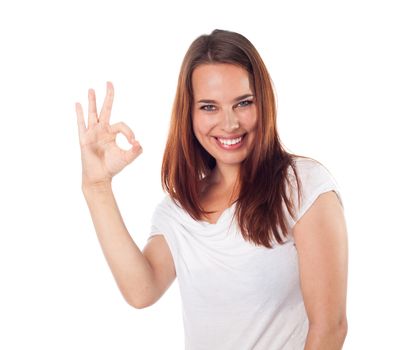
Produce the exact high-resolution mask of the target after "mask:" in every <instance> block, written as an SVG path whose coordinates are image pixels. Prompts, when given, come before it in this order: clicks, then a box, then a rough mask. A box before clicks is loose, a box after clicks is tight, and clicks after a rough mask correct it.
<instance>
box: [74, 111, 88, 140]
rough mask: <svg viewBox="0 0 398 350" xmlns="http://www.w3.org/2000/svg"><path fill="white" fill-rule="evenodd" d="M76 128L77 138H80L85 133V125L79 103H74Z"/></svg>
mask: <svg viewBox="0 0 398 350" xmlns="http://www.w3.org/2000/svg"><path fill="white" fill-rule="evenodd" d="M75 107H76V115H77V127H78V129H79V138H81V137H82V136H83V134H84V132H85V131H86V123H85V122H84V113H83V108H82V105H81V104H80V103H76V105H75Z"/></svg>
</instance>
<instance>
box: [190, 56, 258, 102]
mask: <svg viewBox="0 0 398 350" xmlns="http://www.w3.org/2000/svg"><path fill="white" fill-rule="evenodd" d="M192 88H193V94H194V99H195V100H199V99H206V98H208V99H213V100H220V101H222V100H228V101H229V100H232V99H234V98H235V97H237V96H241V95H244V94H248V93H252V92H253V91H252V89H251V86H250V79H249V74H248V72H247V71H246V69H244V68H242V67H239V66H236V65H233V64H224V63H217V64H202V65H200V66H198V67H196V68H195V69H194V71H193V73H192Z"/></svg>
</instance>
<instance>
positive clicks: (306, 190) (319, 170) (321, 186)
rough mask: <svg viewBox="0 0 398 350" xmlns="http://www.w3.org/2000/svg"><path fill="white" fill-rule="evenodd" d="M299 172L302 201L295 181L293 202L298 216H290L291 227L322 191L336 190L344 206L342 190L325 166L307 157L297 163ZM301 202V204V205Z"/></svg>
mask: <svg viewBox="0 0 398 350" xmlns="http://www.w3.org/2000/svg"><path fill="white" fill-rule="evenodd" d="M296 164H297V173H298V176H299V178H300V181H301V195H302V197H301V203H299V202H298V197H297V185H296V184H295V183H294V184H293V185H294V186H293V187H294V196H293V202H294V207H295V211H296V217H295V218H292V217H290V216H289V218H290V220H289V221H290V222H289V223H290V227H291V228H293V226H294V225H295V224H296V223H297V221H299V220H300V218H301V217H302V216H303V215H304V214H305V213H306V212H307V210H308V209H309V208H310V207H311V205H312V204H313V203H314V202H315V200H316V199H317V198H318V197H319V195H321V194H322V193H325V192H329V191H334V192H335V193H336V195H337V197H338V199H339V201H340V203H341V205H342V206H343V200H342V198H341V194H340V190H339V187H338V184H337V182H336V180H335V178H334V177H333V176H332V174H331V173H330V172H329V170H328V169H326V167H325V166H323V165H322V164H321V163H318V162H317V161H315V160H311V159H308V160H307V159H305V160H299V161H298V162H297V163H296ZM299 204H300V205H299Z"/></svg>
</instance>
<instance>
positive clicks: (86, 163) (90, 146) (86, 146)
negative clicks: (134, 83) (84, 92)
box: [76, 82, 142, 187]
mask: <svg viewBox="0 0 398 350" xmlns="http://www.w3.org/2000/svg"><path fill="white" fill-rule="evenodd" d="M113 96H114V90H113V85H112V84H111V83H109V82H108V83H107V91H106V97H105V100H104V103H103V106H102V109H101V112H100V115H99V117H98V115H97V106H96V100H95V91H94V90H92V89H90V90H89V92H88V102H89V104H88V125H87V127H86V123H85V120H84V113H83V108H82V106H81V104H80V103H76V114H77V124H78V129H79V140H80V148H81V157H82V176H83V178H82V186H85V187H89V186H95V185H102V184H106V183H110V182H111V181H112V177H113V176H115V175H116V174H117V173H118V172H120V171H121V170H122V169H123V168H124V167H125V166H126V165H128V164H130V163H131V162H132V161H133V160H134V159H135V158H137V157H138V156H139V155H140V154H141V153H142V148H141V146H140V144H139V142H138V141H136V140H135V136H134V133H133V131H132V130H131V129H130V128H129V127H128V126H127V125H126V124H125V123H123V122H120V123H116V124H114V125H109V119H110V116H111V110H112V103H113ZM118 133H122V134H123V135H124V136H125V137H126V138H127V140H128V142H129V143H130V144H131V145H132V148H131V149H129V150H127V151H125V150H123V149H121V148H119V147H118V145H117V144H116V135H117V134H118Z"/></svg>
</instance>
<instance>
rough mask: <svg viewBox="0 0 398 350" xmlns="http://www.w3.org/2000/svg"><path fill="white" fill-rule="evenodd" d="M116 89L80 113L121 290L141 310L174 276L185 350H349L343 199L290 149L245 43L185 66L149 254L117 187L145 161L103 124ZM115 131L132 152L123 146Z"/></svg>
mask: <svg viewBox="0 0 398 350" xmlns="http://www.w3.org/2000/svg"><path fill="white" fill-rule="evenodd" d="M112 101H113V87H112V85H111V84H110V83H108V86H107V95H106V97H105V101H104V104H103V107H102V110H101V112H100V114H99V117H97V110H96V101H95V94H94V91H93V90H89V111H88V125H87V127H86V125H85V121H84V116H83V110H82V107H81V105H80V104H76V111H77V117H78V126H79V135H80V145H81V150H82V165H83V180H82V190H83V193H84V196H85V198H86V201H87V204H88V206H89V209H90V213H91V216H92V219H93V222H94V225H95V229H96V232H97V235H98V238H99V241H100V243H101V246H102V249H103V251H104V254H105V257H106V259H107V261H108V263H109V266H110V268H111V270H112V273H113V275H114V277H115V279H116V282H117V284H118V286H119V288H120V290H121V292H122V294H123V296H124V298H125V299H126V301H127V302H128V303H129V304H131V305H132V306H134V307H135V308H143V307H147V306H150V305H152V304H154V303H155V302H156V301H157V300H158V299H159V298H160V297H161V296H162V295H163V293H164V292H165V291H166V290H167V288H168V287H169V286H170V285H171V283H172V282H173V281H174V279H175V278H176V276H178V282H179V286H180V291H181V297H182V303H183V316H184V328H185V343H186V348H187V349H206V350H208V349H268V350H272V349H295V350H296V349H306V350H310V349H322V350H326V349H331V350H332V349H341V348H342V345H343V342H344V339H345V335H346V332H347V321H346V312H345V304H346V284H347V234H346V227H345V221H344V215H343V208H342V204H341V198H340V195H339V193H338V189H337V186H336V183H335V181H334V180H333V177H332V176H331V175H330V174H329V172H328V171H327V170H326V168H325V167H323V166H322V165H321V164H320V163H318V162H316V161H315V160H312V159H310V158H306V157H300V156H297V155H293V154H290V153H288V152H287V151H286V150H284V149H283V147H282V145H281V142H280V140H279V137H278V133H277V128H276V108H275V100H274V93H273V89H272V84H271V79H270V77H269V75H268V72H267V70H266V67H265V65H264V63H263V61H262V59H261V57H260V56H259V54H258V52H257V51H256V49H255V48H254V46H253V45H252V44H251V43H250V42H249V41H248V40H247V39H246V38H245V37H243V36H242V35H240V34H237V33H234V32H229V31H222V30H215V31H213V32H212V33H211V34H210V35H202V36H200V37H199V38H197V39H196V40H195V41H194V42H193V43H192V44H191V46H190V48H189V50H188V52H187V54H186V56H185V58H184V61H183V63H182V67H181V71H180V76H179V80H178V87H177V93H176V98H175V102H174V107H173V113H172V119H171V125H170V132H169V137H168V141H167V145H166V150H165V153H164V158H163V166H162V182H163V188H164V189H165V190H166V192H167V195H166V196H165V198H164V200H163V201H162V202H161V203H159V205H158V206H157V208H156V210H155V212H154V215H153V224H152V229H151V234H150V238H149V240H148V243H147V245H146V246H145V248H144V249H143V251H142V252H141V251H140V249H139V248H138V247H137V246H136V244H135V243H134V241H133V240H132V238H131V236H130V235H129V233H128V231H127V229H126V228H125V226H124V223H123V220H122V218H121V216H120V213H119V211H118V208H117V205H116V201H115V198H114V196H113V193H112V187H111V181H112V178H113V176H114V175H115V174H117V173H118V172H119V171H120V170H122V169H123V168H124V167H125V166H126V165H127V164H129V163H131V162H132V161H133V160H134V159H135V158H136V157H137V156H139V155H140V154H141V152H142V149H141V147H140V144H139V143H138V141H136V140H135V137H134V134H133V132H132V131H131V130H130V129H129V128H128V127H127V126H126V125H125V124H124V123H118V124H115V125H109V118H110V113H111V109H112ZM118 133H122V134H124V135H125V136H126V137H127V139H128V140H129V141H130V143H131V145H132V148H131V149H130V150H129V151H124V150H121V149H120V148H118V147H117V145H116V143H115V138H116V135H117V134H118Z"/></svg>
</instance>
